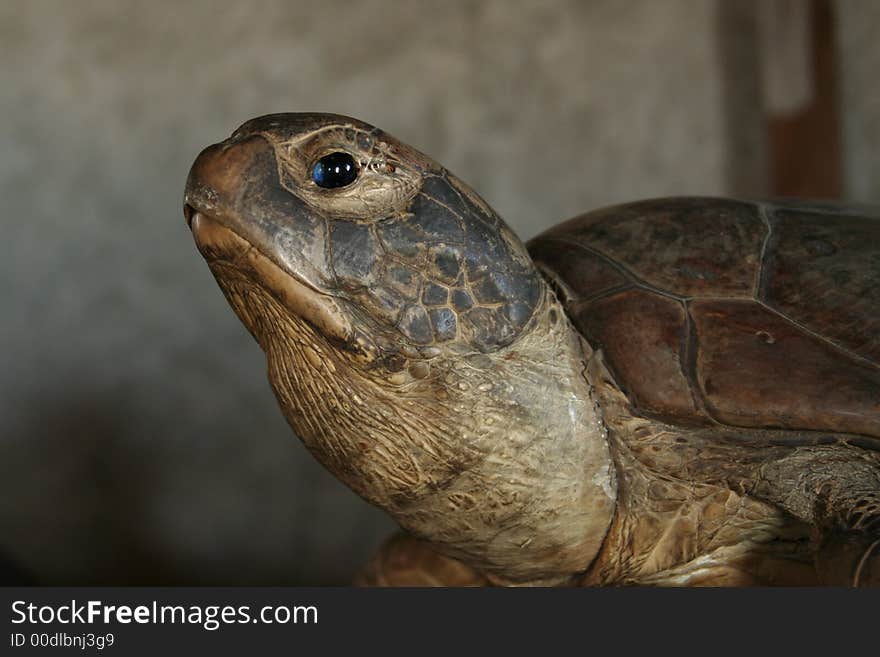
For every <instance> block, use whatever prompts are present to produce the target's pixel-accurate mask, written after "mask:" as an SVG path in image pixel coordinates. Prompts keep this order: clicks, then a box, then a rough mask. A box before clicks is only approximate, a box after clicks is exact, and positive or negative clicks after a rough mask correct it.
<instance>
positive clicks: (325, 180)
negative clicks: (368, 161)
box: [312, 152, 358, 189]
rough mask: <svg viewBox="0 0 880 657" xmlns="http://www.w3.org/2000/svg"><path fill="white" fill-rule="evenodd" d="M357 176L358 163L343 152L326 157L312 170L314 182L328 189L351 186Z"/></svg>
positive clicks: (316, 163)
mask: <svg viewBox="0 0 880 657" xmlns="http://www.w3.org/2000/svg"><path fill="white" fill-rule="evenodd" d="M357 175H358V170H357V163H356V162H355V161H354V158H353V157H352V156H351V155H349V154H348V153H343V152H338V153H330V154H329V155H325V156H324V157H322V158H321V159H320V160H318V161H317V162H315V166H314V167H313V168H312V180H314V181H315V184H316V185H317V186H318V187H326V188H328V189H332V188H334V187H345V186H346V185H350V184H351V183H353V182H354V179H355V178H357Z"/></svg>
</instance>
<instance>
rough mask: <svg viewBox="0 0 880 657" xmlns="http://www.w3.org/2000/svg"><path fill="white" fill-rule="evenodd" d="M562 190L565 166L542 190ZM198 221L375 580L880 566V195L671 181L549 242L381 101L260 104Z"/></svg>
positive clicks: (816, 576)
mask: <svg viewBox="0 0 880 657" xmlns="http://www.w3.org/2000/svg"><path fill="white" fill-rule="evenodd" d="M536 184H539V182H538V181H536ZM184 215H185V218H186V221H187V222H188V224H189V226H190V229H191V231H192V235H193V237H194V240H195V243H196V246H197V248H198V250H199V252H200V253H201V255H202V256H203V257H204V259H205V260H206V261H207V264H208V266H209V267H210V270H211V272H212V273H213V275H214V277H215V278H216V280H217V282H218V284H219V287H220V288H221V290H222V292H223V294H224V295H225V297H226V299H227V300H228V302H229V303H230V305H231V306H232V308H233V310H234V311H235V313H236V314H237V315H238V317H239V318H240V320H241V321H242V322H243V323H244V325H245V326H246V328H247V329H248V330H249V331H250V333H251V334H252V335H253V337H254V338H255V339H256V341H257V342H258V343H259V345H260V346H261V347H262V350H263V351H264V352H265V355H266V362H267V368H268V377H269V381H270V383H271V387H272V389H273V391H274V394H275V396H276V398H277V401H278V403H279V405H280V408H281V410H282V412H283V414H284V416H285V417H286V419H287V421H288V423H289V424H290V425H291V427H292V428H293V430H294V432H295V433H296V434H297V435H298V436H299V438H300V439H301V440H302V441H303V443H304V444H305V446H306V447H307V448H308V450H309V451H310V452H311V453H312V454H313V455H314V456H315V457H316V458H317V459H318V461H320V463H321V464H323V465H324V466H325V467H326V468H327V469H329V470H330V472H332V473H333V474H334V475H335V476H336V477H337V478H338V479H340V480H341V481H342V482H344V483H345V484H346V485H347V486H349V487H350V488H351V489H352V490H354V491H355V492H356V493H357V494H359V495H360V496H361V497H363V498H364V499H366V500H367V501H368V502H370V503H372V504H374V505H376V506H378V507H380V508H382V509H384V510H385V511H387V513H388V514H390V515H391V517H392V518H393V519H394V520H395V521H396V522H397V524H398V525H399V527H400V532H399V533H398V534H395V535H394V536H393V537H392V538H391V539H390V540H389V541H388V542H386V543H385V544H384V545H383V546H382V547H381V548H380V549H379V551H378V553H377V554H376V555H375V556H374V557H373V558H372V559H371V560H370V561H369V562H368V563H367V564H366V566H365V567H364V568H363V569H362V570H361V571H360V575H359V576H358V579H357V580H356V581H357V583H360V584H365V585H411V586H422V585H450V586H469V585H477V586H484V585H485V586H604V585H639V586H654V585H656V586H753V585H762V586H763V585H822V584H827V585H848V586H849V585H858V586H868V585H877V584H880V291H878V290H880V213H878V212H877V210H876V209H872V208H871V207H867V206H865V207H861V206H854V205H846V204H841V203H833V202H830V201H824V202H823V201H805V200H804V201H802V200H795V199H787V200H785V199H783V200H776V201H772V200H771V201H760V200H748V199H744V200H737V199H728V198H715V197H672V198H662V199H652V200H645V201H637V202H632V203H627V204H622V205H616V206H613V207H608V208H604V209H599V210H596V211H592V212H588V213H586V214H583V215H581V216H578V217H575V218H573V219H570V220H568V221H565V222H564V223H561V224H558V225H556V226H554V227H552V228H550V229H549V230H546V231H545V232H543V233H541V234H539V235H537V236H536V237H534V238H533V239H531V240H529V241H528V243H523V242H522V241H521V240H520V239H519V238H518V237H517V236H516V235H515V234H514V232H513V231H512V230H511V228H510V227H509V226H508V225H507V224H506V223H505V222H504V221H503V220H502V219H501V218H500V217H499V215H498V214H497V213H496V212H495V211H494V210H493V209H492V208H491V207H490V206H489V204H488V203H487V202H486V201H485V200H483V199H482V198H481V197H480V196H479V195H478V194H477V193H476V192H475V191H474V190H473V189H472V188H471V187H469V186H468V185H467V184H465V183H464V182H462V181H461V180H460V179H459V178H457V177H456V176H455V175H453V174H452V173H451V172H450V171H448V170H447V169H446V168H444V167H443V166H441V165H440V164H438V163H437V162H435V161H434V160H432V159H431V158H430V157H428V156H427V155H425V154H423V153H421V152H419V151H418V150H416V149H414V148H412V147H410V146H408V145H406V144H405V143H403V142H401V141H400V140H398V139H396V138H395V137H393V136H391V135H390V134H388V133H386V132H384V131H382V130H380V129H378V128H376V127H374V126H372V125H369V124H367V123H364V122H363V121H360V120H357V119H354V118H350V117H346V116H341V115H335V114H318V113H282V114H271V115H267V116H262V117H259V118H255V119H252V120H250V121H247V122H246V123H244V124H243V125H242V126H241V127H239V128H238V129H237V130H235V132H233V133H232V135H231V136H230V137H229V138H228V139H226V140H224V141H222V142H220V143H217V144H214V145H212V146H209V147H207V148H206V149H205V150H203V151H202V152H201V153H200V154H199V155H198V157H197V158H196V160H195V162H194V164H193V165H192V168H191V170H190V172H189V176H188V179H187V182H186V190H185V197H184Z"/></svg>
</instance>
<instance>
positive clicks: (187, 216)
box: [183, 203, 196, 230]
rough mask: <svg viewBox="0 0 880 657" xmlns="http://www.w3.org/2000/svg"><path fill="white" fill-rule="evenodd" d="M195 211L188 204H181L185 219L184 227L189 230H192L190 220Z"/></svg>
mask: <svg viewBox="0 0 880 657" xmlns="http://www.w3.org/2000/svg"><path fill="white" fill-rule="evenodd" d="M195 213H196V210H195V208H194V207H193V206H191V205H190V204H189V203H184V204H183V216H184V218H185V219H186V225H187V226H189V228H190V230H192V218H193V216H194V215H195Z"/></svg>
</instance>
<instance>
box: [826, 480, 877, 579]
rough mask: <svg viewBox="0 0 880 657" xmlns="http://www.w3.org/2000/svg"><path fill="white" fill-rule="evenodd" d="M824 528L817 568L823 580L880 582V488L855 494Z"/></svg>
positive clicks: (832, 515)
mask: <svg viewBox="0 0 880 657" xmlns="http://www.w3.org/2000/svg"><path fill="white" fill-rule="evenodd" d="M826 517H829V518H830V519H833V520H837V522H836V523H834V524H833V525H830V526H829V527H828V529H827V530H826V531H825V532H823V534H822V537H821V539H820V541H819V547H818V550H817V552H816V571H817V572H818V574H819V578H820V579H821V580H822V581H823V582H824V583H826V584H831V585H835V586H880V491H867V492H865V494H864V495H861V496H858V497H857V498H856V499H855V500H854V501H853V502H852V503H851V504H849V505H848V508H847V510H846V512H845V513H838V514H833V513H832V514H829V516H826Z"/></svg>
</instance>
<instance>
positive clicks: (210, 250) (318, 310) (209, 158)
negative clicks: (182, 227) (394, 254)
mask: <svg viewBox="0 0 880 657" xmlns="http://www.w3.org/2000/svg"><path fill="white" fill-rule="evenodd" d="M183 214H184V217H185V219H186V222H187V224H188V225H189V227H190V230H191V231H192V234H193V238H194V239H195V242H196V246H197V247H198V249H199V251H200V252H201V254H202V256H203V257H204V258H205V260H207V262H208V264H209V266H210V267H211V270H212V272H213V273H214V276H215V278H217V280H218V282H219V283H220V285H221V287H224V285H228V284H229V282H230V281H231V280H233V279H235V278H237V277H239V276H240V275H243V276H244V277H246V278H247V279H248V280H250V281H252V282H253V284H255V285H257V286H259V287H261V288H263V289H265V290H268V291H269V292H271V294H272V295H273V296H274V297H275V298H276V299H277V300H278V301H279V302H281V303H282V304H283V305H284V306H286V307H287V309H288V310H289V311H290V312H291V313H294V314H296V315H298V316H300V317H301V318H303V319H305V320H306V321H308V322H309V323H311V324H312V325H313V326H315V327H316V328H318V329H319V330H320V331H321V332H322V333H324V334H325V335H327V336H328V337H333V338H336V339H338V340H343V341H347V340H350V339H351V336H352V334H353V332H352V329H351V325H350V323H349V321H348V319H347V313H346V312H345V310H344V307H343V303H342V301H341V300H340V299H338V298H337V296H338V295H337V294H336V293H335V285H334V282H333V281H334V277H333V275H332V273H331V269H330V267H329V266H328V265H327V261H326V249H325V248H324V247H325V230H326V229H325V226H324V221H323V219H322V218H321V217H316V216H315V215H314V213H313V212H312V211H311V210H310V209H309V208H308V207H307V206H305V204H304V202H303V201H301V200H300V199H299V198H297V197H296V196H295V195H294V194H292V193H290V192H289V191H287V190H286V189H284V188H283V187H282V186H281V184H280V183H279V175H278V165H277V162H276V160H275V151H274V148H273V147H272V145H271V144H270V143H269V141H268V140H267V139H266V138H265V137H263V136H262V135H259V134H252V135H239V134H238V133H237V134H236V135H235V136H234V137H232V138H230V139H228V140H226V141H224V142H221V143H219V144H214V145H213V146H209V147H208V148H206V149H205V150H203V151H202V152H201V153H200V154H199V156H198V157H197V158H196V160H195V162H194V163H193V165H192V168H191V169H190V172H189V177H188V179H187V183H186V191H185V193H184V206H183ZM236 310H237V312H238V310H239V309H236ZM240 316H241V318H242V320H243V321H245V323H246V324H247V323H248V319H247V318H246V317H245V316H242V315H241V314H240Z"/></svg>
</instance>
